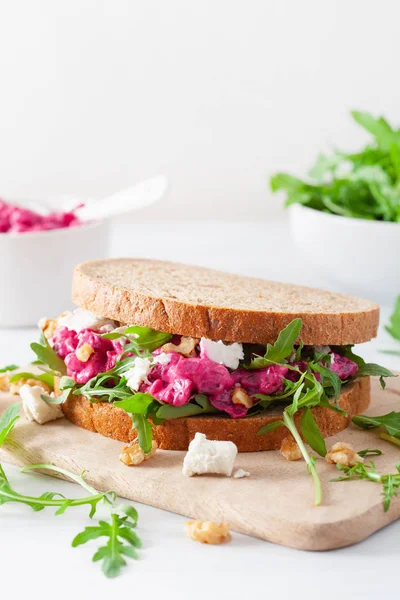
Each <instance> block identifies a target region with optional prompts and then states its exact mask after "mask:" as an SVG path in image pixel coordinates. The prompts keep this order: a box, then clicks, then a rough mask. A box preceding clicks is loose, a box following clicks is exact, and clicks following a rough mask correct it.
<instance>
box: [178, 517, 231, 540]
mask: <svg viewBox="0 0 400 600" xmlns="http://www.w3.org/2000/svg"><path fill="white" fill-rule="evenodd" d="M185 529H186V533H187V534H188V536H189V537H190V538H191V539H192V540H195V542H200V543H201V544H213V545H214V544H223V543H224V542H229V541H230V540H231V534H230V533H229V529H230V524H229V523H226V522H225V523H214V522H213V521H186V523H185Z"/></svg>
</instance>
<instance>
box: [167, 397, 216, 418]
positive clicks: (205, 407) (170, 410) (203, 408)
mask: <svg viewBox="0 0 400 600" xmlns="http://www.w3.org/2000/svg"><path fill="white" fill-rule="evenodd" d="M214 412H218V411H217V409H216V408H214V407H213V405H212V404H211V402H210V401H209V399H208V398H207V396H205V395H204V394H196V396H195V397H194V398H193V399H192V400H191V401H190V402H189V403H188V404H183V406H172V405H171V404H163V405H162V406H160V408H159V409H158V410H157V417H159V418H160V419H168V420H171V419H179V418H180V417H191V416H193V415H201V414H209V413H214Z"/></svg>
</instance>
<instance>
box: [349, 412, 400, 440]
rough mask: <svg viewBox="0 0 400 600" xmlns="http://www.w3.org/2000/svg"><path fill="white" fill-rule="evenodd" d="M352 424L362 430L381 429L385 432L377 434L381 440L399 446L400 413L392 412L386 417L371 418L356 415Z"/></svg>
mask: <svg viewBox="0 0 400 600" xmlns="http://www.w3.org/2000/svg"><path fill="white" fill-rule="evenodd" d="M353 423H354V424H355V425H357V426H358V427H361V428H362V429H376V428H378V427H380V428H383V429H384V430H385V431H384V432H381V433H380V434H379V437H380V438H381V439H382V440H386V441H387V442H391V443H392V444H395V445H396V446H400V412H395V411H392V412H390V413H388V414H387V415H382V416H377V417H371V416H369V415H356V416H354V417H353Z"/></svg>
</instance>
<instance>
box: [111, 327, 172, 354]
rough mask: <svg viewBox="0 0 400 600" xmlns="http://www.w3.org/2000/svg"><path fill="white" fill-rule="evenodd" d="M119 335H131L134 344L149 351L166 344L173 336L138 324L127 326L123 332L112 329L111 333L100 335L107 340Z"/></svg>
mask: <svg viewBox="0 0 400 600" xmlns="http://www.w3.org/2000/svg"><path fill="white" fill-rule="evenodd" d="M121 336H122V337H123V336H125V337H130V336H132V337H133V338H134V342H135V344H137V346H138V347H139V348H140V349H143V350H148V351H149V352H153V350H156V349H157V348H160V346H163V345H164V344H167V343H168V342H169V341H170V340H171V339H172V337H173V336H172V334H170V333H163V332H161V331H155V330H154V329H151V328H150V327H139V326H138V325H132V326H131V327H127V328H126V329H125V331H123V332H114V331H112V332H111V333H105V334H103V335H102V337H104V338H106V339H109V340H115V339H117V338H119V337H121Z"/></svg>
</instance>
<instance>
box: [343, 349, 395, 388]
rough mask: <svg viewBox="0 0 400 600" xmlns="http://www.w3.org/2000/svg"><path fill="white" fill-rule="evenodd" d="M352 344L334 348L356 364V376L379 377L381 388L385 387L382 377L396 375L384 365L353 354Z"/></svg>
mask: <svg viewBox="0 0 400 600" xmlns="http://www.w3.org/2000/svg"><path fill="white" fill-rule="evenodd" d="M352 348H353V345H349V346H335V347H334V349H335V351H337V353H338V354H340V355H341V356H344V357H345V358H349V359H350V360H352V361H353V362H355V363H356V364H357V365H358V371H357V377H370V376H371V377H379V380H380V383H381V386H382V388H384V387H385V385H386V384H385V381H384V379H383V378H384V377H397V375H394V373H392V372H391V371H389V369H386V367H381V366H380V365H377V364H375V363H366V362H365V360H364V359H363V358H361V356H358V355H357V354H354V352H353V350H352Z"/></svg>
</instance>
